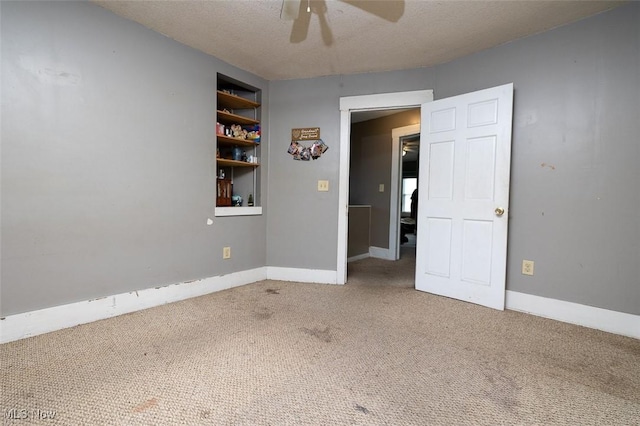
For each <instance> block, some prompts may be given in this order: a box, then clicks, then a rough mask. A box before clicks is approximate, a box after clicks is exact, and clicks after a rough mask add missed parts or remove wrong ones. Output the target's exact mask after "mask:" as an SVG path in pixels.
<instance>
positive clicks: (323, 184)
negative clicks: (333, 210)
mask: <svg viewBox="0 0 640 426" xmlns="http://www.w3.org/2000/svg"><path fill="white" fill-rule="evenodd" d="M318 191H319V192H328V191H329V181H328V180H319V181H318Z"/></svg>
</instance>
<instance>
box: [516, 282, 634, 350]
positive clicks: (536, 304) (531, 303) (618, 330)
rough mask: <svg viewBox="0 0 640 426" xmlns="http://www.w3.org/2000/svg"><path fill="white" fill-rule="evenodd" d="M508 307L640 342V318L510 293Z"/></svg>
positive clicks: (529, 295)
mask: <svg viewBox="0 0 640 426" xmlns="http://www.w3.org/2000/svg"><path fill="white" fill-rule="evenodd" d="M506 308H507V309H511V310H513V311H520V312H526V313H528V314H532V315H537V316H540V317H545V318H550V319H554V320H557V321H562V322H568V323H571V324H577V325H581V326H584V327H589V328H595V329H596V330H602V331H607V332H609V333H615V334H620V335H623V336H628V337H634V338H636V339H640V315H633V314H627V313H624V312H617V311H610V310H608V309H602V308H595V307H593V306H587V305H581V304H579V303H572V302H565V301H563V300H557V299H549V298H546V297H541V296H534V295H531V294H526V293H520V292H517V291H511V290H507V299H506Z"/></svg>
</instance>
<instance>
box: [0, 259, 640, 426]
mask: <svg viewBox="0 0 640 426" xmlns="http://www.w3.org/2000/svg"><path fill="white" fill-rule="evenodd" d="M413 265H414V258H413V257H412V256H411V254H410V253H409V254H408V255H405V256H404V257H403V259H402V260H400V261H398V262H388V261H382V260H375V259H365V260H361V261H358V262H354V263H351V264H350V265H349V277H350V278H349V284H347V285H346V286H331V285H314V284H300V283H288V282H279V281H263V282H259V283H256V284H251V285H247V286H243V287H238V288H235V289H231V290H227V291H222V292H219V293H214V294H211V295H207V296H203V297H199V298H194V299H190V300H186V301H183V302H178V303H173V304H169V305H165V306H161V307H157V308H153V309H149V310H145V311H141V312H137V313H133V314H129V315H124V316H121V317H117V318H113V319H108V320H104V321H98V322H95V323H91V324H86V325H82V326H78V327H74V328H71V329H67V330H61V331H58V332H55V333H50V334H46V335H41V336H37V337H33V338H29V339H25V340H21V341H17V342H13V343H8V344H5V345H0V360H1V362H2V365H1V367H2V368H1V370H0V381H1V391H2V394H1V395H0V401H1V406H2V410H3V415H4V419H3V421H4V424H63V425H101V424H105V425H106V424H108V425H199V424H211V425H346V424H355V425H440V424H442V425H499V424H504V425H512V424H517V425H547V424H549V425H550V424H553V425H639V424H640V341H639V340H636V339H631V338H625V337H621V336H615V335H612V334H608V333H604V332H600V331H595V330H591V329H586V328H582V327H578V326H573V325H569V324H564V323H560V322H556V321H552V320H547V319H543V318H538V317H534V316H531V315H526V314H521V313H517V312H510V311H506V312H498V311H494V310H490V309H486V308H482V307H479V306H475V305H471V304H468V303H464V302H459V301H454V300H450V299H446V298H442V297H437V296H433V295H430V294H425V293H420V292H416V291H414V290H413V289H412V286H413V278H412V274H413V267H414V266H413ZM38 410H40V411H38ZM51 412H54V414H55V417H54V418H53V419H51V418H47V419H38V418H37V416H38V415H40V416H42V415H43V413H44V414H48V415H49V417H50V414H51ZM24 414H26V415H27V416H28V418H27V419H23V420H16V419H10V418H9V417H11V416H13V417H16V416H18V417H20V416H23V415H24Z"/></svg>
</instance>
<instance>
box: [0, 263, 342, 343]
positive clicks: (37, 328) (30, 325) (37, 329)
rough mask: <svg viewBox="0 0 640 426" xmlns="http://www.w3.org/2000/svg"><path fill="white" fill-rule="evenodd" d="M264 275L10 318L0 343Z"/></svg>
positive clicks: (0, 325) (244, 274)
mask: <svg viewBox="0 0 640 426" xmlns="http://www.w3.org/2000/svg"><path fill="white" fill-rule="evenodd" d="M266 276H267V271H266V268H265V267H261V268H256V269H250V270H247V271H240V272H234V273H231V274H227V275H221V276H217V277H210V278H204V279H201V280H196V281H189V282H184V283H179V284H171V285H167V286H164V287H158V288H147V289H144V290H138V291H131V292H128V293H121V294H116V295H114V296H107V297H102V298H99V299H93V300H85V301H83V302H76V303H69V304H66V305H60V306H53V307H51V308H45V309H40V310H37V311H31V312H25V313H21V314H15V315H9V316H7V317H5V318H4V319H3V320H1V321H0V344H1V343H8V342H13V341H14V340H20V339H24V338H27V337H31V336H37V335H39V334H44V333H49V332H51V331H57V330H62V329H63V328H69V327H74V326H76V325H80V324H86V323H89V322H93V321H98V320H101V319H106V318H111V317H115V316H118V315H122V314H127V313H130V312H135V311H139V310H142V309H147V308H152V307H154V306H160V305H164V304H167V303H171V302H177V301H179V300H184V299H189V298H192V297H198V296H203V295H205V294H209V293H213V292H216V291H221V290H226V289H229V288H232V287H238V286H241V285H245V284H251V283H254V282H256V281H262V280H264V279H266ZM334 279H335V273H334Z"/></svg>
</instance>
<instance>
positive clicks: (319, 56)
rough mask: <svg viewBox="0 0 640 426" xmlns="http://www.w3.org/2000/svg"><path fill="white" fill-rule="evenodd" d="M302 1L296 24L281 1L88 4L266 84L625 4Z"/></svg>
mask: <svg viewBox="0 0 640 426" xmlns="http://www.w3.org/2000/svg"><path fill="white" fill-rule="evenodd" d="M287 1H290V0H287ZM302 2H303V4H302V7H301V9H300V10H301V13H300V15H299V18H298V19H297V20H295V21H292V20H285V19H281V17H280V13H281V8H282V5H283V1H282V0H253V1H248V0H233V1H226V0H214V1H139V0H135V1H94V3H96V4H98V5H100V6H102V7H104V8H106V9H109V10H111V11H113V12H115V13H116V14H118V15H120V16H123V17H125V18H128V19H131V20H133V21H136V22H139V23H141V24H143V25H145V26H146V27H149V28H151V29H153V30H155V31H158V32H159V33H162V34H164V35H166V36H168V37H170V38H173V39H175V40H177V41H179V42H181V43H183V44H186V45H188V46H191V47H194V48H196V49H198V50H201V51H203V52H206V53H208V54H211V55H213V56H216V57H218V58H220V59H222V60H224V61H226V62H228V63H230V64H233V65H235V66H237V67H239V68H242V69H244V70H246V71H250V72H252V73H254V74H257V75H259V76H261V77H263V78H265V79H267V80H283V79H295V78H307V77H318V76H324V75H334V74H355V73H363V72H375V71H389V70H398V69H409V68H418V67H427V66H433V65H436V64H440V63H444V62H448V61H451V60H453V59H456V58H459V57H462V56H465V55H468V54H470V53H474V52H477V51H480V50H483V49H487V48H490V47H493V46H497V45H499V44H502V43H506V42H509V41H511V40H515V39H517V38H521V37H524V36H527V35H530V34H534V33H538V32H542V31H545V30H547V29H550V28H553V27H557V26H560V25H563V24H566V23H569V22H573V21H576V20H579V19H582V18H585V17H587V16H590V15H594V14H596V13H599V12H602V11H604V10H608V9H611V8H613V7H616V6H618V5H620V4H622V3H624V2H605V1H422V0H406V1H403V0H386V1H383V0H376V1H357V0H326V1H325V0H309V6H310V8H311V13H310V14H307V12H306V7H307V0H302ZM294 6H295V2H294Z"/></svg>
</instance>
